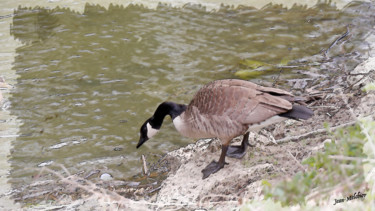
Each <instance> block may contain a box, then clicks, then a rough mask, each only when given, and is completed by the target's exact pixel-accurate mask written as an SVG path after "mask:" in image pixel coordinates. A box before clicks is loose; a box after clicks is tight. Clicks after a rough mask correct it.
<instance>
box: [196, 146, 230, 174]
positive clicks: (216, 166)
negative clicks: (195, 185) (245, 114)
mask: <svg viewBox="0 0 375 211" xmlns="http://www.w3.org/2000/svg"><path fill="white" fill-rule="evenodd" d="M227 150H228V146H227V145H222V147H221V155H220V159H219V162H216V161H214V160H213V161H212V162H211V163H210V164H208V166H206V168H204V169H203V170H202V173H203V179H206V178H207V177H208V176H210V175H211V174H214V173H216V172H218V171H219V170H220V169H222V168H223V167H224V165H225V164H228V163H227V162H225V155H226V154H227Z"/></svg>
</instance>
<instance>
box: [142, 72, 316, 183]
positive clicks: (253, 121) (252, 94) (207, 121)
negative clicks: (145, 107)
mask: <svg viewBox="0 0 375 211" xmlns="http://www.w3.org/2000/svg"><path fill="white" fill-rule="evenodd" d="M299 100H300V99H298V98H297V97H294V96H293V95H292V94H290V93H289V92H287V91H284V90H281V89H276V88H269V87H263V86H260V85H256V84H254V83H252V82H249V81H244V80H238V79H226V80H218V81H213V82H211V83H209V84H207V85H205V86H203V87H202V88H201V89H200V90H199V91H198V92H197V93H196V94H195V96H194V98H193V99H192V100H191V102H190V104H189V105H183V104H177V103H173V102H163V103H161V104H160V105H159V106H158V108H157V109H156V111H155V113H154V115H153V116H152V117H151V118H149V119H147V120H146V122H145V123H144V124H143V125H142V127H141V129H140V139H139V142H138V145H137V148H139V147H140V146H141V145H142V144H143V143H145V142H146V141H147V140H148V139H150V138H151V137H153V136H154V135H155V134H156V133H157V132H158V131H159V130H160V127H161V125H162V123H163V119H164V117H165V116H166V115H170V116H171V118H172V120H173V124H174V126H175V127H176V129H177V131H178V132H179V133H181V135H183V136H187V137H191V138H214V137H217V138H219V139H220V140H221V143H222V149H221V150H222V151H221V155H220V159H219V161H218V162H216V161H212V162H211V163H210V164H209V165H208V166H207V167H206V168H204V169H203V170H202V173H203V179H205V178H207V177H208V176H209V175H210V174H213V173H215V172H217V171H219V170H220V169H221V168H223V167H224V165H225V164H227V163H226V162H225V156H229V157H234V158H241V157H243V155H244V154H245V152H246V145H247V144H248V143H247V142H248V135H249V132H248V131H250V130H259V129H260V128H262V127H265V126H267V125H270V124H273V123H277V122H280V121H282V120H285V119H287V118H291V119H296V120H298V119H308V118H310V117H311V116H312V115H313V111H311V110H310V109H308V108H307V107H305V106H303V105H295V104H293V103H295V102H297V101H299ZM245 133H246V134H245ZM243 134H245V136H244V139H243V140H242V143H241V146H229V144H230V141H231V140H232V139H233V138H235V137H237V136H240V135H243Z"/></svg>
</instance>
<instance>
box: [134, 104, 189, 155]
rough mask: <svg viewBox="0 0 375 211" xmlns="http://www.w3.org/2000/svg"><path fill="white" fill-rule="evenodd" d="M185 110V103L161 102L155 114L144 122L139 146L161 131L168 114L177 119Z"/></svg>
mask: <svg viewBox="0 0 375 211" xmlns="http://www.w3.org/2000/svg"><path fill="white" fill-rule="evenodd" d="M185 110H186V105H183V104H176V103H173V102H163V103H161V104H160V105H159V106H158V108H157V109H156V111H155V113H154V115H153V116H152V117H151V118H149V119H148V120H146V122H145V123H143V125H142V127H141V130H140V134H141V137H140V138H139V142H138V145H137V148H139V147H140V146H142V144H143V143H145V142H146V141H147V140H148V139H150V138H151V137H153V136H154V135H155V134H156V133H158V132H159V130H160V128H161V125H162V124H163V120H164V117H165V116H166V115H169V116H171V118H172V119H175V118H176V117H177V116H179V115H180V114H181V113H182V112H184V111H185Z"/></svg>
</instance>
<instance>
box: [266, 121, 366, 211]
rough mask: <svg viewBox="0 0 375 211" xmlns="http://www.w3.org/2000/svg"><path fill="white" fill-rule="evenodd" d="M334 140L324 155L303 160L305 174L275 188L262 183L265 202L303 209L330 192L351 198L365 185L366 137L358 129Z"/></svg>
mask: <svg viewBox="0 0 375 211" xmlns="http://www.w3.org/2000/svg"><path fill="white" fill-rule="evenodd" d="M332 136H333V140H332V141H327V142H325V144H324V151H323V152H318V153H316V154H315V155H313V156H311V157H309V158H307V159H305V160H304V161H303V162H302V164H305V165H307V166H308V170H307V171H306V172H299V173H297V174H296V175H294V177H293V178H291V179H288V180H283V181H281V182H280V183H279V184H277V185H276V186H272V185H271V184H270V183H269V182H267V181H263V192H264V195H265V198H266V199H273V200H276V201H279V202H281V204H282V205H283V206H290V205H294V204H301V205H304V204H305V203H306V201H307V200H309V199H318V200H319V199H323V198H327V195H329V193H330V192H332V191H334V190H335V189H340V191H341V192H347V193H348V195H350V194H353V192H355V191H356V190H358V188H359V187H360V186H361V185H362V184H363V182H364V174H363V167H362V164H363V159H364V158H366V157H367V156H366V154H364V152H363V146H364V144H365V140H366V138H365V135H364V134H363V133H362V132H361V128H360V126H359V125H358V124H357V125H355V126H351V127H347V128H343V129H340V130H337V131H336V132H335V133H333V134H332Z"/></svg>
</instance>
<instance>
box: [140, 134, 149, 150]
mask: <svg viewBox="0 0 375 211" xmlns="http://www.w3.org/2000/svg"><path fill="white" fill-rule="evenodd" d="M147 140H148V138H146V137H141V138H139V141H138V144H137V149H138V148H139V147H140V146H142V144H143V143H145V142H146V141H147Z"/></svg>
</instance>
